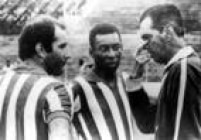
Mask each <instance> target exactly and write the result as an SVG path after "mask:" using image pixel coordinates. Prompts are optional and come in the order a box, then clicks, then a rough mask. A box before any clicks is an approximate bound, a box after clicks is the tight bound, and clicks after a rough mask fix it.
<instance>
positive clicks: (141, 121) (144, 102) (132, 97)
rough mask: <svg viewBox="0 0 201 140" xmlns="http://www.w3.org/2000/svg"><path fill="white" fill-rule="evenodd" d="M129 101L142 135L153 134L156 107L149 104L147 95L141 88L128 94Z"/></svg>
mask: <svg viewBox="0 0 201 140" xmlns="http://www.w3.org/2000/svg"><path fill="white" fill-rule="evenodd" d="M129 101H130V105H131V109H132V112H133V115H134V117H135V119H136V123H137V125H138V127H139V129H140V130H141V131H142V132H143V133H153V132H154V126H155V116H156V110H157V106H156V105H152V104H151V103H150V102H149V98H148V96H147V93H146V92H145V91H144V90H143V89H142V88H141V89H140V90H138V91H134V92H129ZM147 116H149V117H147Z"/></svg>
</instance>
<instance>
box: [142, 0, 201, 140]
mask: <svg viewBox="0 0 201 140" xmlns="http://www.w3.org/2000/svg"><path fill="white" fill-rule="evenodd" d="M140 34H141V38H142V39H143V40H144V42H145V44H144V46H143V48H144V49H147V50H148V51H149V53H150V55H151V57H152V58H153V59H154V60H155V61H156V62H158V63H160V64H166V67H165V71H164V80H163V84H162V87H161V90H160V95H159V99H158V107H157V114H156V116H157V117H156V130H155V131H156V140H173V139H174V140H175V139H177V140H198V139H199V140H200V139H201V131H200V130H201V116H200V115H201V88H200V87H201V61H200V59H199V57H198V55H197V54H196V53H195V51H194V50H193V49H192V47H190V46H186V44H185V41H184V28H183V19H182V16H181V13H180V11H179V9H178V8H177V7H176V6H174V5H171V4H164V5H157V6H153V7H151V8H149V9H147V10H146V11H145V12H144V13H143V14H142V16H141V18H140ZM185 72H186V73H185ZM184 78H186V80H185V79H184Z"/></svg>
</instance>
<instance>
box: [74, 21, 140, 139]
mask: <svg viewBox="0 0 201 140" xmlns="http://www.w3.org/2000/svg"><path fill="white" fill-rule="evenodd" d="M89 42H90V55H91V56H92V58H93V60H94V68H93V70H92V71H91V72H89V73H88V74H86V75H82V76H78V77H76V78H75V80H74V83H73V84H72V91H73V96H74V97H73V98H74V100H75V103H74V117H73V124H74V132H77V134H78V137H79V138H82V139H87V140H89V139H90V140H95V139H96V140H133V136H134V133H136V129H135V130H134V126H136V125H135V124H134V125H133V123H134V120H133V117H132V113H131V109H130V105H129V102H128V98H127V94H126V92H125V85H124V84H123V78H122V76H121V75H120V74H119V73H118V72H117V69H118V67H119V63H120V60H121V55H122V50H123V46H122V39H121V36H120V33H119V30H118V29H117V28H116V27H115V26H113V25H110V24H98V25H96V26H95V27H94V28H93V29H92V30H91V31H90V35H89Z"/></svg>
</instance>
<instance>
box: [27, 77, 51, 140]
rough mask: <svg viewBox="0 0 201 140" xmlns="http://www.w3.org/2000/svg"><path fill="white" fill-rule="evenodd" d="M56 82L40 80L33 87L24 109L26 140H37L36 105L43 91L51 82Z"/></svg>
mask: <svg viewBox="0 0 201 140" xmlns="http://www.w3.org/2000/svg"><path fill="white" fill-rule="evenodd" d="M53 81H55V80H54V79H52V78H49V77H45V78H40V79H39V80H38V81H36V83H35V84H34V86H33V87H32V89H31V91H30V93H29V96H28V99H27V101H26V104H25V109H24V140H37V130H36V120H35V113H36V105H37V101H38V98H39V96H40V95H41V92H42V90H43V89H44V88H45V87H46V86H47V85H48V84H50V83H51V82H53Z"/></svg>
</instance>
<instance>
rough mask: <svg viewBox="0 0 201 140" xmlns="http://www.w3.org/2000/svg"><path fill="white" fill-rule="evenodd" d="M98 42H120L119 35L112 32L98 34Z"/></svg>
mask: <svg viewBox="0 0 201 140" xmlns="http://www.w3.org/2000/svg"><path fill="white" fill-rule="evenodd" d="M96 42H99V43H100V42H101V43H110V42H111V43H114V42H120V38H119V35H118V34H117V33H111V34H97V35H96Z"/></svg>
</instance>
